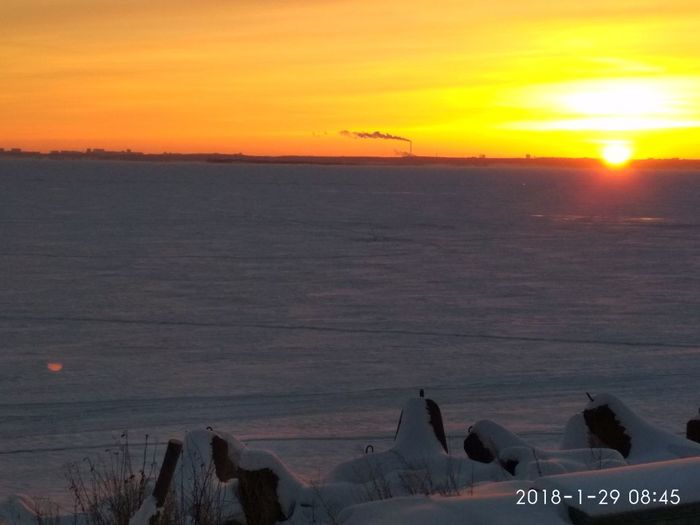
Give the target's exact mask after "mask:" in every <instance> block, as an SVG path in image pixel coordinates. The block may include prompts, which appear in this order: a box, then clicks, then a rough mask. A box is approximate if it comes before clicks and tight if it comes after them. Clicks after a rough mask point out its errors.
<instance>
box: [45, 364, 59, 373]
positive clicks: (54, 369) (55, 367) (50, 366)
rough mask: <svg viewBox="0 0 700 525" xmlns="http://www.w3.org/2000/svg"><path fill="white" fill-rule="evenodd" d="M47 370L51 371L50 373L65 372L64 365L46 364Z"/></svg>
mask: <svg viewBox="0 0 700 525" xmlns="http://www.w3.org/2000/svg"><path fill="white" fill-rule="evenodd" d="M46 368H48V369H49V372H60V371H61V370H63V363H57V362H49V363H46Z"/></svg>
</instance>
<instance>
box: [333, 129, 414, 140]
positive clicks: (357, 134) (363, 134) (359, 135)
mask: <svg viewBox="0 0 700 525" xmlns="http://www.w3.org/2000/svg"><path fill="white" fill-rule="evenodd" d="M340 134H341V135H342V136H343V137H352V138H355V139H381V140H402V141H404V142H411V139H407V138H405V137H399V136H398V135H390V134H389V133H382V132H381V131H373V132H371V133H369V132H367V131H348V130H347V129H344V130H343V131H341V132H340Z"/></svg>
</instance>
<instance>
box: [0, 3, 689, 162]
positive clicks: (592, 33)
mask: <svg viewBox="0 0 700 525" xmlns="http://www.w3.org/2000/svg"><path fill="white" fill-rule="evenodd" d="M575 4H580V5H575ZM698 19H700V4H697V1H696V0H693V1H686V0H664V1H661V0H634V1H632V0H619V1H614V0H588V1H587V2H585V3H584V2H580V3H579V2H563V1H562V2H553V1H551V0H529V1H528V2H523V1H522V0H492V1H490V2H470V1H464V0H460V1H456V0H445V1H435V0H431V1H420V0H419V1H414V2H407V1H397V0H382V1H377V0H371V1H369V0H338V1H330V0H240V1H239V0H198V1H197V2H192V1H189V0H148V1H147V2H146V1H143V0H138V1H137V0H120V1H119V0H109V1H107V0H2V2H0V21H2V30H1V32H0V88H1V89H0V147H17V146H18V147H23V148H25V149H40V150H44V151H46V150H50V149H59V148H79V149H83V148H86V147H103V148H110V149H123V148H132V149H138V150H143V151H153V152H159V151H221V152H239V151H240V152H244V153H249V154H294V153H297V154H321V155H322V154H345V155H359V154H370V155H394V154H396V152H397V151H403V150H405V149H406V143H403V142H399V141H385V140H371V139H353V138H348V137H346V136H342V135H340V133H339V132H340V131H341V130H345V129H347V130H352V131H375V130H379V131H382V132H385V133H391V134H394V135H399V136H404V137H408V138H410V139H412V140H413V145H414V153H416V154H418V155H435V154H439V155H460V156H462V155H464V156H469V155H479V154H486V155H494V156H497V155H501V156H510V155H512V156H522V155H525V154H528V153H529V154H532V155H538V156H544V155H564V156H598V155H599V154H600V153H599V152H600V151H601V149H602V148H603V147H604V146H605V145H606V144H609V143H611V142H615V143H626V144H629V145H630V147H631V148H633V150H634V154H635V156H636V157H640V158H646V157H675V156H680V157H700V152H698V151H697V149H696V145H697V144H698V143H700V141H699V140H698V139H700V61H699V60H698V58H697V57H698V56H700V38H698V28H697V21H698Z"/></svg>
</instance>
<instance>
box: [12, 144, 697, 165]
mask: <svg viewBox="0 0 700 525" xmlns="http://www.w3.org/2000/svg"><path fill="white" fill-rule="evenodd" d="M0 159H50V160H104V161H142V162H209V163H212V164H311V165H319V166H324V165H333V166H490V165H504V164H505V165H511V166H524V167H527V166H550V167H559V168H601V167H607V166H606V164H605V163H604V162H603V161H602V160H600V159H596V158H589V157H582V158H570V157H483V156H479V157H423V156H418V155H411V156H405V157H371V156H358V157H355V156H314V155H279V156H272V155H244V154H242V153H234V154H227V153H141V152H133V151H129V150H127V151H107V150H87V151H84V152H83V151H52V152H49V153H42V152H39V151H24V150H18V149H12V150H6V149H5V150H0ZM628 167H633V168H643V169H659V168H664V169H700V159H678V158H672V159H638V160H632V161H630V162H629V164H628Z"/></svg>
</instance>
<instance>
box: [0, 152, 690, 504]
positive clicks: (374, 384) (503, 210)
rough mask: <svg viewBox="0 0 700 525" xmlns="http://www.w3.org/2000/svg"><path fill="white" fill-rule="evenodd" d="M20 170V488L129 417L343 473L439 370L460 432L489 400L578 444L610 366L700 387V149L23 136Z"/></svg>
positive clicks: (9, 318)
mask: <svg viewBox="0 0 700 525" xmlns="http://www.w3.org/2000/svg"><path fill="white" fill-rule="evenodd" d="M0 186H1V187H2V191H0V341H1V344H2V352H1V353H0V395H1V396H2V402H1V403H0V420H1V421H2V422H3V423H2V426H0V464H1V465H2V468H1V469H0V498H2V497H3V496H9V495H12V494H17V493H27V494H29V495H31V496H37V495H42V496H50V497H53V498H56V499H58V500H59V501H60V500H61V498H64V497H65V492H66V485H67V484H66V483H65V481H64V479H63V474H62V472H63V469H62V466H63V465H64V464H65V463H66V462H71V461H78V462H79V461H81V460H82V458H84V457H86V456H92V455H94V454H97V453H101V452H103V451H104V450H105V449H106V448H108V447H110V446H111V445H113V444H114V442H115V440H117V439H118V438H119V436H120V435H121V433H122V432H123V431H124V430H125V429H128V430H129V431H130V438H131V440H132V442H133V443H134V444H135V445H136V442H138V441H142V436H143V435H144V434H146V433H148V434H149V435H150V439H151V440H153V439H154V438H155V439H158V440H159V441H161V442H162V443H164V442H165V441H166V440H167V439H168V438H169V437H173V436H182V435H184V433H185V432H186V431H191V430H196V429H204V428H206V427H207V426H211V427H213V428H214V429H215V430H217V431H221V430H224V431H230V432H231V433H232V434H233V435H235V436H236V437H237V438H239V439H240V440H241V442H243V443H245V444H247V445H248V446H250V447H253V448H268V449H271V450H272V451H274V452H275V453H276V454H277V455H278V456H279V457H280V458H282V459H283V460H284V462H285V463H286V464H287V465H288V466H289V467H290V468H291V469H292V470H293V471H294V472H296V473H298V474H299V475H301V476H303V477H304V478H306V479H311V478H315V479H321V478H323V476H324V475H325V474H327V473H328V472H329V470H330V469H331V468H332V467H333V466H334V465H337V464H339V463H341V462H344V461H346V460H348V458H352V457H356V456H359V455H360V454H361V453H362V451H363V450H364V449H365V447H366V446H367V445H370V444H371V445H373V446H374V447H375V448H376V449H377V450H386V449H388V448H390V447H391V446H392V444H393V441H392V440H393V436H394V431H395V429H396V417H397V408H398V407H400V406H401V405H402V403H403V402H404V400H405V399H406V398H409V397H412V396H415V395H416V393H417V391H418V389H419V388H425V389H426V393H427V395H428V396H429V397H431V398H433V399H435V400H436V401H437V402H438V403H439V404H440V407H441V409H442V412H443V417H444V420H445V423H446V429H445V430H446V432H447V436H448V444H449V448H450V450H451V451H453V453H454V454H456V453H458V452H461V443H462V440H463V439H464V436H465V435H466V431H467V428H468V427H469V426H471V425H472V424H473V423H474V422H475V421H478V420H483V419H490V420H493V421H497V422H498V423H499V424H501V425H503V426H504V427H505V428H508V429H511V430H513V432H515V433H517V434H518V435H519V436H520V437H521V438H522V439H523V440H525V441H526V442H527V443H528V444H530V445H533V446H536V447H539V448H541V449H546V450H552V449H555V448H556V447H557V445H558V444H559V442H560V438H561V436H562V429H563V428H564V427H565V425H566V424H567V421H568V418H569V417H570V416H571V415H572V414H574V413H576V412H580V410H581V406H582V401H584V400H585V396H584V392H586V391H588V392H592V393H594V394H595V393H599V392H605V391H609V392H614V393H616V394H617V395H619V396H620V397H621V398H623V399H625V401H626V402H627V403H628V404H629V406H630V408H631V409H632V410H634V411H635V412H636V413H639V414H644V417H645V419H646V420H648V421H650V422H651V423H653V424H654V425H656V426H658V427H660V428H663V429H665V430H666V431H668V432H670V433H671V434H674V435H678V434H681V433H682V432H683V431H684V429H685V424H686V421H687V420H688V418H689V417H691V416H692V415H694V414H696V413H697V407H698V403H699V401H698V398H697V389H696V387H695V385H696V384H697V378H698V377H700V359H698V356H699V353H700V347H699V345H700V323H698V318H699V317H700V274H699V273H698V272H697V268H698V267H700V238H699V237H700V236H699V232H700V229H699V226H700V217H699V216H698V209H699V208H698V202H700V179H699V178H698V176H697V174H695V173H692V172H675V173H673V172H668V173H665V172H664V173H660V172H643V173H636V174H634V173H631V174H626V175H621V176H617V175H616V176H612V177H611V176H610V175H609V174H606V173H603V172H595V171H585V170H562V169H533V170H530V169H522V168H504V167H499V166H493V167H487V168H464V169H462V168H460V169H453V168H437V167H431V168H377V167H320V166H248V165H206V164H177V163H173V164H147V163H143V164H141V163H110V162H87V161H85V162H54V161H10V160H3V161H2V162H0ZM48 363H60V364H61V365H62V368H61V369H60V370H58V371H52V370H51V369H49V368H48ZM53 368H54V370H55V369H56V368H57V367H53ZM580 423H581V421H580V420H579V421H578V424H579V428H580ZM576 424H577V423H576V422H573V423H571V425H576ZM576 435H577V433H576V432H572V433H571V435H569V433H568V432H567V436H568V437H569V438H571V439H573V441H575V440H576V438H575V436H576ZM582 446H585V445H581V444H580V443H574V442H570V443H566V446H565V448H581V447H582ZM163 447H164V445H163ZM63 501H65V500H63Z"/></svg>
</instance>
